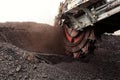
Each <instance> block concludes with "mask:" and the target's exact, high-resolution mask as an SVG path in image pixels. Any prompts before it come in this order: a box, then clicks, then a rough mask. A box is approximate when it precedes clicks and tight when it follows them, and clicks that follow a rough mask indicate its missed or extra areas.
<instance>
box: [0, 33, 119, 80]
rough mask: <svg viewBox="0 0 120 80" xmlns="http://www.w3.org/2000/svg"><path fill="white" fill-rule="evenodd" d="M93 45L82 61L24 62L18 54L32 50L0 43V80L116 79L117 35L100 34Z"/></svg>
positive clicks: (117, 63) (117, 69) (117, 76)
mask: <svg viewBox="0 0 120 80" xmlns="http://www.w3.org/2000/svg"><path fill="white" fill-rule="evenodd" d="M96 46H97V48H96V50H95V54H94V55H90V56H88V58H90V59H89V61H88V62H86V63H85V62H82V61H81V60H71V61H70V62H66V61H62V62H58V63H56V64H48V63H46V62H45V61H44V60H41V61H39V62H35V63H33V62H31V61H28V60H26V59H25V58H23V57H22V56H19V54H21V53H22V54H26V53H27V54H28V53H32V52H28V51H25V50H22V49H20V48H18V47H16V46H14V45H12V44H9V43H3V42H1V43H0V80H120V36H113V35H103V37H102V42H97V44H96ZM58 52H59V51H58ZM54 61H55V60H54Z"/></svg>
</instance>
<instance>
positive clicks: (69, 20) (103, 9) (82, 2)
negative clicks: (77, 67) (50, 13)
mask: <svg viewBox="0 0 120 80" xmlns="http://www.w3.org/2000/svg"><path fill="white" fill-rule="evenodd" d="M58 17H60V19H61V20H60V22H59V23H60V25H61V27H62V29H63V33H64V42H65V49H66V54H67V55H71V56H73V57H74V58H79V57H84V56H86V55H87V54H88V53H93V51H94V49H95V46H94V44H95V42H96V40H97V39H98V38H100V36H101V35H102V34H103V33H105V32H108V33H112V32H114V31H116V30H118V29H120V0H65V1H64V2H61V3H60V7H59V15H58Z"/></svg>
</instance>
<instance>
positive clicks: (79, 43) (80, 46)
mask: <svg viewBox="0 0 120 80" xmlns="http://www.w3.org/2000/svg"><path fill="white" fill-rule="evenodd" d="M63 31H64V36H65V37H64V42H65V49H66V54H67V55H70V56H73V57H74V58H80V57H84V56H86V55H87V54H88V53H92V52H93V51H94V48H95V47H94V43H95V35H94V30H93V29H90V28H86V29H84V30H83V31H78V30H75V29H73V28H72V27H68V26H67V25H64V26H63Z"/></svg>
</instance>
